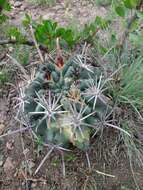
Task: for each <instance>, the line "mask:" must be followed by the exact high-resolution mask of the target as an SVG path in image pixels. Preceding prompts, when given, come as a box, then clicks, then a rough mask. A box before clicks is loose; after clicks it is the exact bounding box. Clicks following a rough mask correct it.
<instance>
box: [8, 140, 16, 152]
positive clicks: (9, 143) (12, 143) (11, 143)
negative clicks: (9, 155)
mask: <svg viewBox="0 0 143 190" xmlns="http://www.w3.org/2000/svg"><path fill="white" fill-rule="evenodd" d="M6 148H7V149H8V150H13V149H14V140H10V141H8V142H7V143H6Z"/></svg>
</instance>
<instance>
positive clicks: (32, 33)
mask: <svg viewBox="0 0 143 190" xmlns="http://www.w3.org/2000/svg"><path fill="white" fill-rule="evenodd" d="M29 27H30V32H31V36H32V38H33V42H34V44H35V47H36V49H37V51H38V54H39V57H40V59H41V62H42V63H44V58H43V56H42V53H41V51H40V48H39V45H38V43H37V41H36V38H35V35H34V31H33V28H32V25H30V26H29Z"/></svg>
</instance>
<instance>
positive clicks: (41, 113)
mask: <svg viewBox="0 0 143 190" xmlns="http://www.w3.org/2000/svg"><path fill="white" fill-rule="evenodd" d="M105 83H106V82H105V80H103V77H102V75H101V72H100V71H99V69H98V70H97V68H95V67H92V66H91V65H87V64H86V63H83V62H82V58H81V57H80V56H75V57H73V58H71V59H70V60H69V61H67V63H65V64H64V65H63V66H62V67H58V66H57V65H55V64H52V63H45V64H43V65H41V66H40V67H39V68H38V70H37V74H36V76H35V79H34V80H33V81H32V82H31V84H30V85H29V86H28V87H26V88H25V97H24V98H25V105H24V114H26V115H28V117H29V119H30V123H32V126H34V127H33V128H32V129H33V130H34V132H35V133H36V134H37V136H40V138H42V140H43V141H44V142H46V143H52V144H55V145H60V146H62V147H68V146H69V144H72V145H73V146H76V147H78V148H79V149H81V150H83V151H86V150H87V149H88V147H89V144H90V136H91V135H92V134H93V132H94V130H95V127H96V122H97V121H98V120H100V118H101V117H102V116H103V114H104V113H105V111H107V110H108V111H110V109H111V106H110V105H109V99H108V98H107V97H106V96H105V95H103V92H104V90H106V88H105Z"/></svg>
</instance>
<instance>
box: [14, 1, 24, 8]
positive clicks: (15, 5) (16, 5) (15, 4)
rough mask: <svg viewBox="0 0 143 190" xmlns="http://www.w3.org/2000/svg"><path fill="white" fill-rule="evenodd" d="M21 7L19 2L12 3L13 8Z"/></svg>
mask: <svg viewBox="0 0 143 190" xmlns="http://www.w3.org/2000/svg"><path fill="white" fill-rule="evenodd" d="M21 6H22V3H21V2H19V1H16V2H15V3H14V7H15V8H19V7H21Z"/></svg>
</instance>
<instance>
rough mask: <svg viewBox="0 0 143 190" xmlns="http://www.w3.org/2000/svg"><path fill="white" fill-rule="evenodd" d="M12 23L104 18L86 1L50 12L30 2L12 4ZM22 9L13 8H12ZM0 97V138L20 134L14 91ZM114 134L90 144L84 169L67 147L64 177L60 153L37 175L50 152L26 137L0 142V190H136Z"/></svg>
mask: <svg viewBox="0 0 143 190" xmlns="http://www.w3.org/2000/svg"><path fill="white" fill-rule="evenodd" d="M11 2H12V4H13V11H12V12H11V13H10V16H11V22H12V23H14V24H17V25H19V24H20V22H21V18H23V16H24V13H25V12H30V13H31V15H32V17H33V18H34V19H37V18H38V17H39V16H42V17H43V18H45V19H54V20H56V21H57V22H58V23H60V24H61V25H65V24H68V23H74V24H75V22H76V23H80V24H83V23H86V22H88V21H91V20H92V19H94V18H95V16H96V15H99V16H105V15H106V12H107V11H106V9H105V8H104V7H95V6H93V5H92V4H88V3H87V1H84V2H83V1H77V0H73V1H72V3H70V4H69V6H68V7H65V5H64V3H63V1H62V0H61V2H58V3H56V4H55V5H54V6H52V7H49V6H45V5H44V6H41V7H39V6H35V5H32V4H30V3H28V1H11ZM16 2H19V3H20V4H19V5H18V4H17V5H16V4H15V3H16ZM0 92H1V94H2V95H1V96H0V135H2V134H4V133H8V132H11V131H13V130H16V129H17V128H18V129H19V127H20V126H19V124H18V123H17V122H16V121H15V119H14V116H15V115H16V111H15V109H14V107H13V105H12V104H11V99H12V95H11V94H12V88H8V89H6V90H4V89H2V91H0ZM117 140H118V134H117V133H116V132H113V131H109V130H108V131H105V133H104V135H103V136H102V138H101V137H100V136H97V137H95V138H94V139H93V140H92V142H91V149H90V150H89V153H88V154H89V159H90V163H91V170H90V169H89V167H88V162H87V159H86V155H85V153H83V152H80V151H79V150H77V149H74V148H72V147H71V150H72V151H71V152H70V153H68V152H65V155H64V158H65V168H66V170H65V171H66V174H65V177H64V176H63V166H62V159H61V158H62V157H61V153H60V152H59V151H58V150H55V151H54V152H53V153H52V154H51V155H50V157H49V158H48V159H47V160H46V162H45V163H44V165H43V166H42V167H41V168H40V170H39V172H38V173H37V174H36V175H35V174H34V172H35V170H36V168H37V167H38V166H39V164H40V162H41V160H42V159H43V158H44V156H45V155H46V154H47V151H49V150H48V149H46V148H44V149H43V150H42V151H38V148H40V147H38V148H37V146H36V145H35V143H34V141H33V140H32V138H31V133H30V132H28V131H27V132H25V133H23V134H13V135H8V136H6V137H5V138H0V190H1V189H2V190H135V189H137V187H136V185H135V182H134V179H133V174H132V172H131V168H130V164H129V161H128V158H127V156H126V154H125V152H124V146H123V145H121V146H120V148H118V147H116V144H117ZM134 176H135V177H136V183H137V184H138V186H140V189H143V171H141V170H140V168H139V167H138V166H137V165H134Z"/></svg>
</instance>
